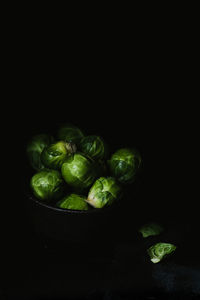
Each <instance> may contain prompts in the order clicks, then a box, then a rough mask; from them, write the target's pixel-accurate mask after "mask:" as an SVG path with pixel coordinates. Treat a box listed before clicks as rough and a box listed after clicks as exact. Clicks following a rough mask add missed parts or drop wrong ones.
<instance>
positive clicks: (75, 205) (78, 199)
mask: <svg viewBox="0 0 200 300" xmlns="http://www.w3.org/2000/svg"><path fill="white" fill-rule="evenodd" d="M85 200H86V197H84V196H81V195H77V194H70V195H68V196H65V197H64V198H63V199H61V200H60V201H59V202H58V203H57V204H56V206H57V207H60V208H65V209H73V210H88V209H89V207H88V204H87V203H86V202H85Z"/></svg>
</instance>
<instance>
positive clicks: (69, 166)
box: [61, 152, 97, 190]
mask: <svg viewBox="0 0 200 300" xmlns="http://www.w3.org/2000/svg"><path fill="white" fill-rule="evenodd" d="M61 173H62V176H63V178H64V180H65V181H66V182H67V183H68V184H69V185H70V186H72V187H74V188H76V189H78V190H83V189H87V188H88V187H90V186H91V185H92V183H93V182H94V180H95V179H96V176H97V170H96V164H95V162H94V161H93V159H91V158H90V157H88V156H86V155H85V154H83V153H78V152H77V153H74V154H73V155H71V156H70V157H68V158H67V159H66V161H65V162H64V163H63V165H62V167H61Z"/></svg>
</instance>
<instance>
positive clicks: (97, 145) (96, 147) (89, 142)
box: [79, 135, 108, 160]
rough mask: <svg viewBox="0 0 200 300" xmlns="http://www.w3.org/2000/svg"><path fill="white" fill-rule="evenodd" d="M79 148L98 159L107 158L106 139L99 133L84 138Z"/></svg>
mask: <svg viewBox="0 0 200 300" xmlns="http://www.w3.org/2000/svg"><path fill="white" fill-rule="evenodd" d="M79 148H80V150H81V152H83V153H85V154H86V155H89V156H90V157H92V158H93V159H96V160H102V159H105V158H106V156H107V152H108V149H107V145H106V144H105V142H104V140H103V139H102V138H101V137H99V136H97V135H89V136H86V137H84V138H82V140H81V142H80V145H79Z"/></svg>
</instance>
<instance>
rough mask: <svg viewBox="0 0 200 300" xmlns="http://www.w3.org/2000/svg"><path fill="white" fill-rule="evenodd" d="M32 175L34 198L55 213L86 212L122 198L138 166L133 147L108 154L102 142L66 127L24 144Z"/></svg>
mask: <svg viewBox="0 0 200 300" xmlns="http://www.w3.org/2000/svg"><path fill="white" fill-rule="evenodd" d="M26 150H27V157H28V159H29V163H30V165H31V167H32V169H33V170H35V173H34V174H33V176H32V178H31V180H30V187H31V190H32V193H33V194H34V196H35V197H36V198H37V199H39V200H40V201H43V202H45V203H48V204H50V205H53V206H56V207H59V208H61V209H71V210H89V209H93V208H103V207H106V206H109V205H111V204H112V203H113V202H115V201H117V200H119V199H120V198H121V197H122V192H123V188H124V186H126V185H127V184H130V183H132V182H133V181H134V180H135V178H136V174H137V172H138V170H139V169H140V165H141V155H140V153H139V152H138V151H137V150H136V149H135V148H122V149H118V150H116V151H115V152H114V153H110V152H109V149H108V145H107V144H106V142H105V141H104V139H103V138H102V137H100V136H97V135H85V134H84V133H83V131H82V130H81V129H79V128H78V127H76V126H74V125H71V124H64V125H62V126H61V127H60V128H58V130H57V132H56V133H55V136H51V135H47V134H38V135H35V136H33V137H32V138H31V140H30V141H29V142H28V144H27V149H26Z"/></svg>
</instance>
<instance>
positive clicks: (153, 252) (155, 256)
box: [147, 243, 176, 264]
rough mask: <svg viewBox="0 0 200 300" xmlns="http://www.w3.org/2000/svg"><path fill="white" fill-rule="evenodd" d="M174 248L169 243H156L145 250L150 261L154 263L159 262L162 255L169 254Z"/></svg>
mask: <svg viewBox="0 0 200 300" xmlns="http://www.w3.org/2000/svg"><path fill="white" fill-rule="evenodd" d="M175 250H176V246H175V245H173V244H170V243H157V244H155V245H153V246H151V247H150V248H149V249H148V250H147V252H148V254H149V256H150V259H151V261H152V262H153V263H154V264H156V263H158V262H160V261H161V260H162V259H163V258H164V257H166V256H167V255H169V254H171V253H172V252H174V251H175Z"/></svg>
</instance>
